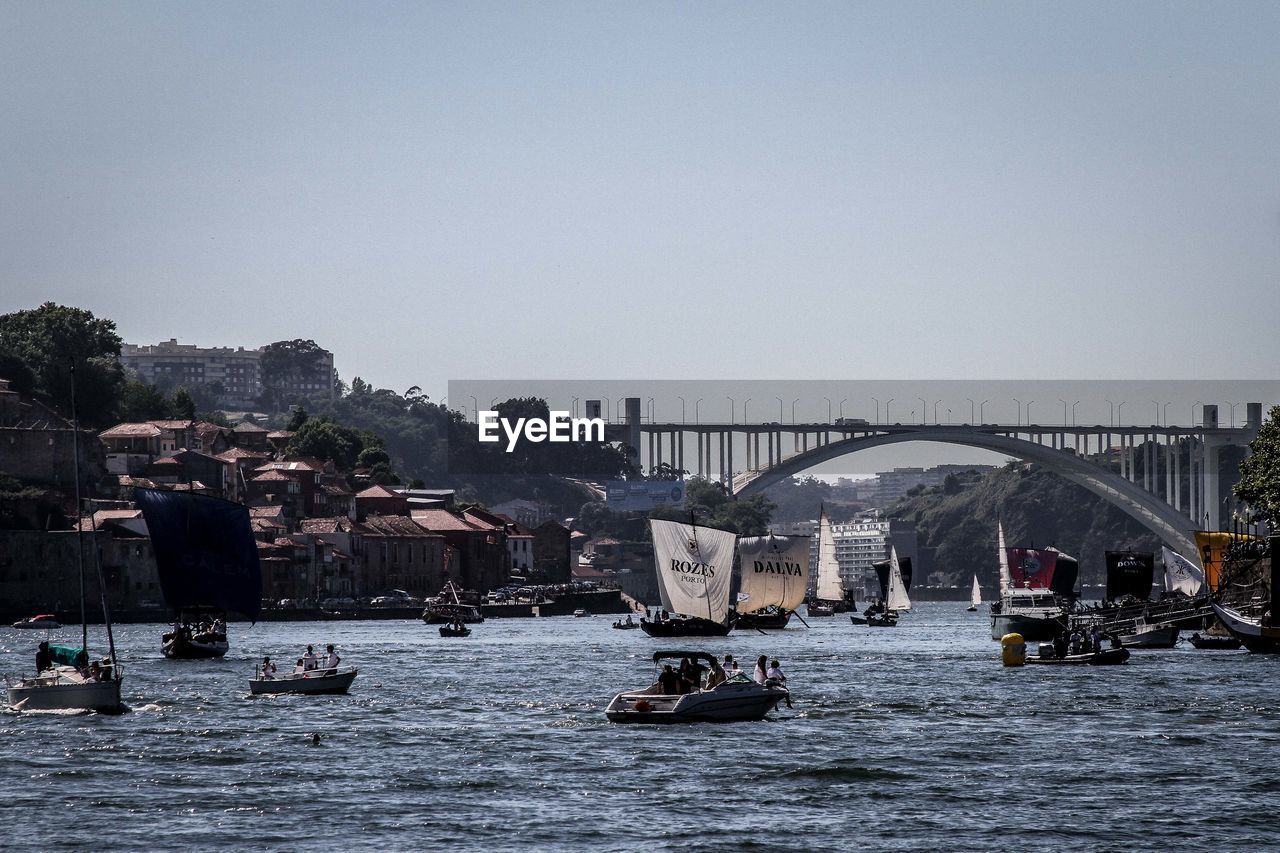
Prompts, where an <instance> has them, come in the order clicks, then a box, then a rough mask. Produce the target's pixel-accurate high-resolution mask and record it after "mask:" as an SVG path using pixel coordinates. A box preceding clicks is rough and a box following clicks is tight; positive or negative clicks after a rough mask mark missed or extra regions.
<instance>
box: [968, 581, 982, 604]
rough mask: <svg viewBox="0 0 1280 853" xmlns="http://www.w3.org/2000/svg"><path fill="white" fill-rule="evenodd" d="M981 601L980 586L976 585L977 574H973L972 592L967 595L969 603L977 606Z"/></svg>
mask: <svg viewBox="0 0 1280 853" xmlns="http://www.w3.org/2000/svg"><path fill="white" fill-rule="evenodd" d="M981 603H982V587H980V586H978V576H977V575H974V576H973V592H972V593H971V594H970V595H969V604H970V605H971V606H973V607H977V606H978V605H979V604H981Z"/></svg>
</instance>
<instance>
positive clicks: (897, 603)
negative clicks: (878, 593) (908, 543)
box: [884, 545, 911, 610]
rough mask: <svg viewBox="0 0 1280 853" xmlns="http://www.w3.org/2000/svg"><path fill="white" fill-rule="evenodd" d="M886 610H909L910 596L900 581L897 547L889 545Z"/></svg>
mask: <svg viewBox="0 0 1280 853" xmlns="http://www.w3.org/2000/svg"><path fill="white" fill-rule="evenodd" d="M884 606H885V609H887V610H910V609H911V597H910V596H908V595H907V587H906V584H904V583H903V582H902V569H901V567H899V565H898V549H897V548H895V547H893V546H892V545H890V546H889V598H888V600H887V601H886V602H885V603H884Z"/></svg>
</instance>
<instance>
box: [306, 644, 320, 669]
mask: <svg viewBox="0 0 1280 853" xmlns="http://www.w3.org/2000/svg"><path fill="white" fill-rule="evenodd" d="M319 663H320V659H319V658H318V657H316V650H315V649H314V648H312V647H311V646H307V653H306V654H305V655H303V656H302V665H303V668H304V669H306V670H308V671H310V670H313V669H315V668H316V665H317V664H319Z"/></svg>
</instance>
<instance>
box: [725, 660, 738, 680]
mask: <svg viewBox="0 0 1280 853" xmlns="http://www.w3.org/2000/svg"><path fill="white" fill-rule="evenodd" d="M723 668H724V672H725V675H726V676H727V677H728V678H732V677H733V676H735V675H737V674H738V673H740V672H742V667H740V666H738V662H737V661H736V660H734V659H733V655H725V656H724V667H723Z"/></svg>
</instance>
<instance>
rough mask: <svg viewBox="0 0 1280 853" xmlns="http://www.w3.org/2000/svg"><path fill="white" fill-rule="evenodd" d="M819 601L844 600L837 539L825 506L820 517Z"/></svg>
mask: <svg viewBox="0 0 1280 853" xmlns="http://www.w3.org/2000/svg"><path fill="white" fill-rule="evenodd" d="M815 594H816V596H817V598H818V600H819V601H844V584H843V583H842V582H841V581H840V562H839V561H838V560H837V559H836V539H835V536H834V535H832V533H831V519H829V518H827V510H826V508H825V507H824V508H823V510H822V515H821V516H820V517H819V518H818V588H817V591H816V593H815Z"/></svg>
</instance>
